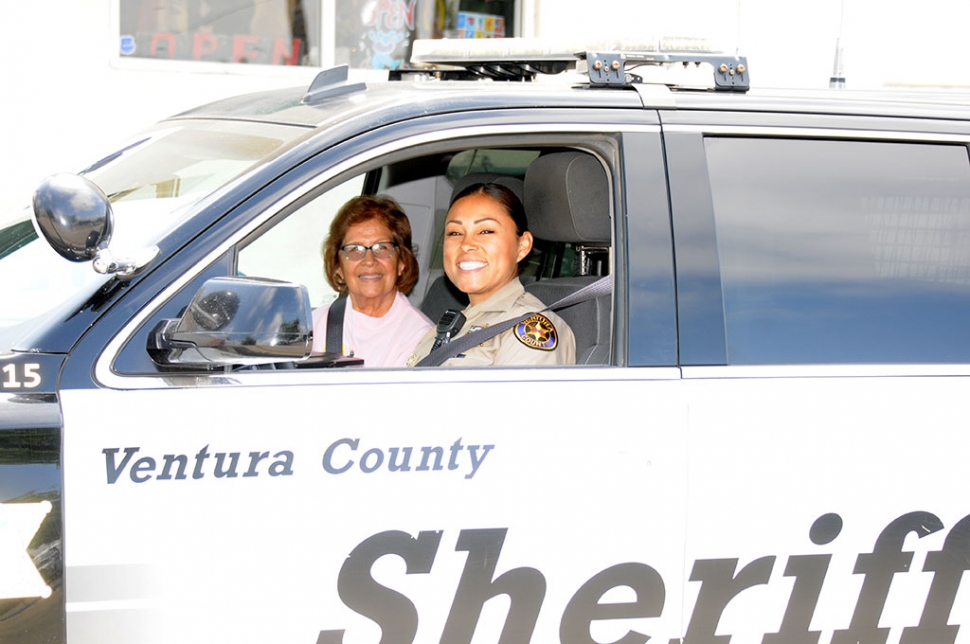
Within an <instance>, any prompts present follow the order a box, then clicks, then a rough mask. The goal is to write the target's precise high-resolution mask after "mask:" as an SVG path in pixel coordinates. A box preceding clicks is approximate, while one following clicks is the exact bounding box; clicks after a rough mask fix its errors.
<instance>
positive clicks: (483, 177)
mask: <svg viewBox="0 0 970 644" xmlns="http://www.w3.org/2000/svg"><path fill="white" fill-rule="evenodd" d="M475 183H497V184H498V185H500V186H504V187H506V188H508V189H509V190H511V191H512V192H514V193H515V196H516V197H518V198H519V201H521V202H522V204H523V205H525V201H523V199H522V196H523V194H524V193H525V185H524V184H523V182H522V179H519V178H518V177H511V176H509V175H507V174H498V173H496V172H472V173H471V174H466V175H465V176H464V177H462V178H460V179H459V180H458V181H456V182H455V186H454V187H453V188H452V189H451V198H452V199H454V198H455V195H457V194H458V193H459V192H461V191H462V190H464V189H465V188H467V187H468V186H470V185H472V184H475Z"/></svg>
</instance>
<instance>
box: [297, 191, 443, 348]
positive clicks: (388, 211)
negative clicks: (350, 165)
mask: <svg viewBox="0 0 970 644" xmlns="http://www.w3.org/2000/svg"><path fill="white" fill-rule="evenodd" d="M323 267H324V272H325V273H326V276H327V281H328V282H330V286H332V287H333V288H334V290H336V291H337V292H338V293H341V294H347V297H348V300H347V302H346V303H345V305H344V313H343V344H342V346H339V347H328V346H326V340H327V321H328V318H329V316H330V308H331V307H332V306H333V304H331V305H330V306H327V307H321V308H319V309H317V310H316V311H315V312H314V316H313V317H314V321H313V351H314V352H315V353H324V352H327V353H340V354H343V355H353V356H355V357H357V358H362V359H363V360H364V366H366V367H403V366H405V364H406V363H407V359H408V356H409V355H410V354H411V351H412V350H413V349H414V346H415V344H417V342H418V340H419V339H420V338H421V336H423V335H424V334H425V332H426V331H427V330H428V329H430V328H431V327H432V324H431V321H430V320H429V319H428V318H427V317H426V316H425V315H424V314H423V313H421V311H419V310H417V309H416V308H414V307H413V306H412V305H411V303H410V302H409V301H408V298H407V297H406V296H407V294H408V293H410V292H411V289H413V288H414V285H415V283H416V282H417V281H418V262H417V260H416V259H415V257H414V250H413V249H412V247H411V224H410V222H408V218H407V215H405V214H404V211H403V210H402V209H401V207H400V206H399V205H398V204H397V202H396V201H394V200H393V199H390V198H387V197H371V196H361V197H355V198H353V199H351V200H350V201H348V202H347V203H345V204H344V205H343V207H341V208H340V211H339V212H338V213H337V216H336V217H335V218H334V220H333V223H331V224H330V234H329V235H328V236H327V239H326V240H325V241H324V242H323Z"/></svg>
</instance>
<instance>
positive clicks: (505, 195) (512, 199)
mask: <svg viewBox="0 0 970 644" xmlns="http://www.w3.org/2000/svg"><path fill="white" fill-rule="evenodd" d="M470 195H485V196H486V197H491V198H492V199H494V200H495V201H496V202H498V204H499V205H501V206H502V208H504V209H505V212H506V213H507V214H508V216H509V217H511V218H512V222H513V223H514V224H515V234H516V235H518V236H519V237H521V236H522V233H524V232H527V231H528V230H529V222H528V220H527V219H526V218H525V206H523V205H522V201H521V200H519V197H518V196H517V195H516V194H515V193H514V192H513V191H512V190H511V189H510V188H506V187H505V186H503V185H501V184H499V183H473V184H471V185H470V186H468V187H467V188H465V189H464V190H462V191H461V192H459V193H458V194H456V195H455V196H454V197H452V198H451V203H450V204H448V208H449V209H450V208H451V207H452V206H453V205H455V202H456V201H458V200H459V199H464V198H465V197H468V196H470Z"/></svg>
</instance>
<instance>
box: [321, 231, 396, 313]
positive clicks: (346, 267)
mask: <svg viewBox="0 0 970 644" xmlns="http://www.w3.org/2000/svg"><path fill="white" fill-rule="evenodd" d="M393 241H394V235H393V234H392V233H391V230H390V229H389V228H388V227H387V226H385V225H384V223H383V222H381V221H379V220H377V219H368V220H367V221H364V222H361V223H359V224H354V225H353V226H351V227H350V228H348V229H347V233H346V234H345V235H344V238H343V242H342V243H341V244H340V245H341V246H346V245H347V244H361V245H363V246H373V245H374V244H376V243H378V242H390V243H393ZM337 257H338V258H339V260H340V266H339V267H338V268H337V274H338V275H340V276H341V277H342V278H343V280H344V282H346V283H347V291H348V292H349V294H350V301H351V303H352V304H353V305H354V308H355V309H357V310H358V311H360V312H362V313H366V314H368V315H370V316H372V317H380V316H382V315H384V314H385V313H387V312H388V311H389V310H390V308H391V305H392V304H393V303H394V298H395V297H396V295H397V278H398V276H399V275H400V274H401V273H402V272H403V271H404V263H403V262H402V261H401V259H400V258H401V254H400V250H399V249H395V250H394V253H393V254H392V255H391V256H390V257H389V258H387V259H378V258H377V257H374V252H373V251H370V250H369V251H366V252H365V253H364V257H363V259H360V260H358V261H356V262H355V261H351V260H349V259H347V256H346V255H345V254H344V252H343V251H342V250H341V251H338V252H337Z"/></svg>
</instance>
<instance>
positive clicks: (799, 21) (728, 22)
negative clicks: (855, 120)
mask: <svg viewBox="0 0 970 644" xmlns="http://www.w3.org/2000/svg"><path fill="white" fill-rule="evenodd" d="M334 1H335V0H327V4H330V3H331V2H334ZM116 6H117V5H116V4H115V3H114V2H112V0H46V1H45V2H18V3H16V9H13V8H12V7H8V8H7V13H6V15H5V16H4V20H3V21H0V60H2V61H3V68H4V72H3V75H2V80H0V83H2V90H0V97H2V98H0V101H2V106H3V110H2V118H0V143H2V153H0V209H2V210H0V212H3V211H6V210H7V209H8V208H9V207H12V206H13V205H14V204H19V203H26V201H27V200H28V199H29V197H30V194H31V193H32V191H33V187H34V186H36V185H37V183H39V182H40V181H41V180H42V179H43V178H44V177H45V176H47V175H48V174H51V173H54V172H61V171H75V170H78V169H80V168H82V167H83V166H85V165H87V163H89V162H91V161H93V160H95V159H97V158H98V155H99V153H101V152H106V151H109V150H110V149H111V148H112V147H113V146H115V145H116V144H118V143H119V142H121V141H123V140H124V139H126V138H127V137H128V136H129V135H131V134H134V133H135V132H136V131H137V130H138V129H140V128H141V127H142V126H144V125H147V124H149V123H152V122H154V121H156V120H158V119H161V118H163V117H165V116H168V115H171V114H174V113H177V112H180V111H182V110H185V109H188V108H190V107H192V106H195V105H198V104H201V103H205V102H208V101H211V100H216V99H218V98H222V97H225V96H231V95H234V94H239V93H244V92H249V91H256V90H261V89H269V88H275V87H282V86H289V85H306V84H308V83H309V81H310V79H311V78H312V77H313V75H314V74H315V72H316V70H313V69H294V68H275V67H265V68H262V69H257V68H256V66H249V67H248V68H246V69H241V67H243V66H238V67H233V66H218V65H216V66H200V65H199V64H192V63H187V64H181V65H165V64H163V65H158V64H154V65H153V64H151V63H152V62H153V61H129V60H126V61H122V62H121V63H119V62H118V61H117V58H116V57H115V56H114V49H115V48H116V47H117V42H118V41H117V32H116V30H115V28H114V27H113V25H114V24H115V22H116V21H115V20H114V19H113V16H112V11H114V10H116ZM522 11H523V15H522V25H523V29H524V35H538V36H544V37H559V38H567V37H575V38H593V39H596V38H643V37H650V36H656V35H690V36H705V37H708V38H711V39H712V40H714V41H715V42H719V43H722V44H724V45H726V46H728V47H733V46H734V45H735V44H739V45H740V48H741V53H743V54H745V55H747V57H748V62H749V68H750V70H751V78H752V84H753V86H755V87H815V88H824V87H827V85H828V79H829V76H830V75H831V73H832V62H833V56H834V53H835V42H836V38H837V37H838V36H839V34H840V30H841V34H842V44H843V47H844V49H845V75H846V78H847V85H848V87H849V88H860V89H873V88H879V87H883V86H886V85H948V86H957V87H959V88H961V89H965V88H968V87H970V66H966V65H964V64H963V56H964V55H965V54H964V52H961V51H960V46H961V44H962V43H963V42H964V34H963V33H962V32H963V30H964V29H965V25H966V24H968V23H970V20H968V19H970V3H966V2H965V0H936V1H935V2H933V3H923V4H922V5H919V6H914V5H912V4H911V3H901V2H886V1H885V0H816V1H815V2H812V3H802V2H795V1H794V0H726V1H722V0H677V1H676V2H671V1H670V0H666V1H664V2H660V1H659V0H600V1H599V2H590V1H589V0H523V10H522ZM141 63H144V64H141ZM189 69H191V70H196V69H203V70H205V71H204V72H202V73H200V72H196V71H186V70H189Z"/></svg>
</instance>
